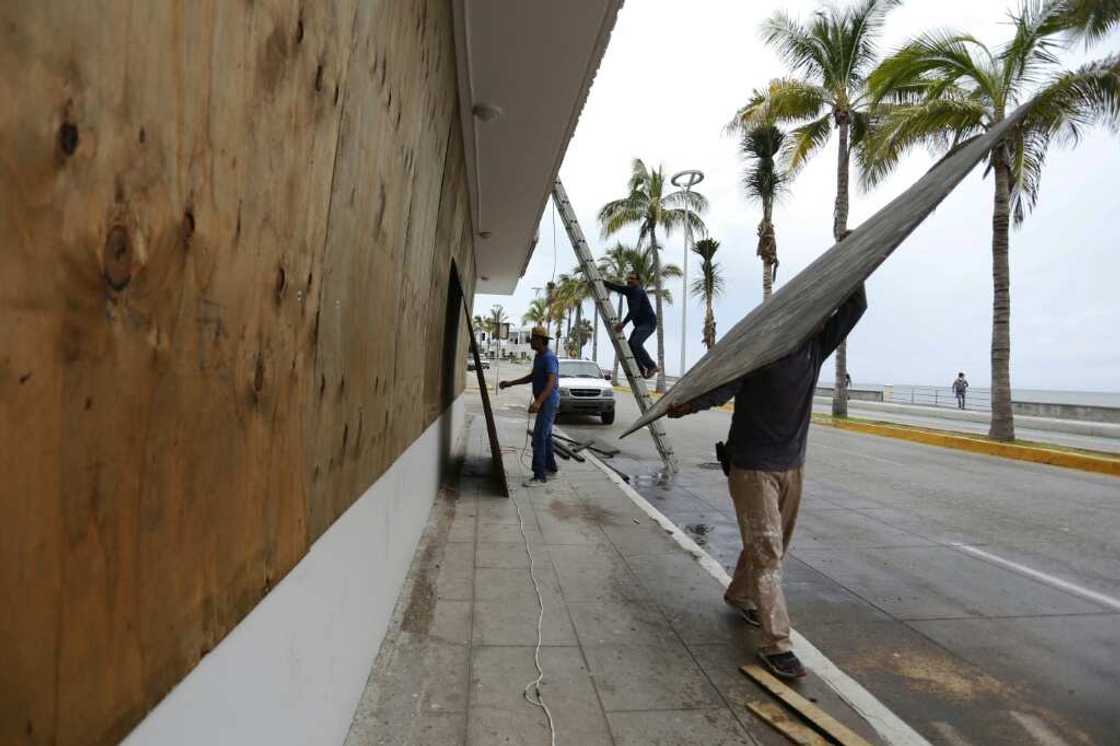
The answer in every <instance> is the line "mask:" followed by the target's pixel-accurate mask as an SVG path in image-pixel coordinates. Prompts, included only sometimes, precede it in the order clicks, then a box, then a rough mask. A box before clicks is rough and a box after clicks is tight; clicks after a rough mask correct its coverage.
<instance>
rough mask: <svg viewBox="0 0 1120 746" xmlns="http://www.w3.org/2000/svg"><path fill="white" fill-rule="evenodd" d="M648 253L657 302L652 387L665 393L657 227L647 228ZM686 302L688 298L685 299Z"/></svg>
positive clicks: (663, 316)
mask: <svg viewBox="0 0 1120 746" xmlns="http://www.w3.org/2000/svg"><path fill="white" fill-rule="evenodd" d="M649 245H650V253H651V254H652V255H653V288H654V291H655V295H654V303H656V304H657V309H656V311H657V367H658V368H660V370H659V371H657V385H656V387H655V388H654V390H655V391H657V393H659V394H664V393H665V315H664V314H663V313H662V312H661V257H660V256H659V255H658V249H657V228H656V226H651V227H650V230H649ZM685 302H686V303H687V302H688V299H687V298H686V299H685Z"/></svg>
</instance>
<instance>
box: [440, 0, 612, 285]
mask: <svg viewBox="0 0 1120 746" xmlns="http://www.w3.org/2000/svg"><path fill="white" fill-rule="evenodd" d="M621 5H622V0H580V1H579V2H556V0H517V2H499V1H498V0H452V7H453V9H454V15H455V56H456V62H457V69H458V77H459V101H460V113H461V118H462V126H463V141H464V145H465V151H466V161H467V163H466V166H467V177H468V184H469V190H470V204H471V217H472V222H473V226H474V248H475V269H476V286H475V289H476V291H477V292H482V293H498V294H506V293H512V292H513V290H514V288H515V287H516V286H517V281H518V280H519V279H520V278H521V276H522V274H524V272H525V267H526V266H527V265H528V263H529V258H530V257H531V256H532V253H533V247H534V245H535V244H536V237H535V236H536V230H537V225H538V224H539V222H540V217H541V214H542V213H543V211H544V208H545V204H546V202H547V200H548V196H549V192H550V190H551V188H552V182H553V180H554V179H555V178H556V175H557V172H558V171H559V169H560V163H561V162H562V161H563V159H564V153H565V151H566V149H567V147H568V142H569V140H570V139H571V137H572V133H573V131H574V130H575V126H576V122H577V121H578V119H579V114H580V111H581V110H582V109H583V104H584V101H585V100H586V99H587V93H588V91H589V90H590V88H591V82H592V80H593V79H594V77H595V73H596V71H597V70H598V68H599V63H600V61H601V60H602V57H603V52H604V51H605V50H606V46H607V40H608V39H609V37H610V33H611V30H612V29H613V27H614V23H615V18H616V17H617V15H618V10H619V7H620V6H621Z"/></svg>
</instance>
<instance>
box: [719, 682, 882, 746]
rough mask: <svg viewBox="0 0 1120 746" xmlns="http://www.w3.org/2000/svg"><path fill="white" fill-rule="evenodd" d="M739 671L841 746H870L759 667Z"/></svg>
mask: <svg viewBox="0 0 1120 746" xmlns="http://www.w3.org/2000/svg"><path fill="white" fill-rule="evenodd" d="M739 670H740V671H742V672H743V673H745V674H746V675H747V676H749V677H751V678H752V679H753V680H754V681H755V682H757V683H758V684H760V685H761V686H762V687H763V688H764V689H766V691H768V692H770V693H771V694H773V695H774V696H775V697H777V698H778V699H780V700H781V701H782V702H784V703H785V704H786V705H788V706H789V707H791V708H793V709H794V710H796V711H797V712H798V713H799V714H800V715H801V716H802V717H804V718H805V720H807V721H808V722H809V723H811V724H812V725H813V726H814V727H816V728H817V729H818V730H819V731H820V732H822V733H824V734H826V735H827V736H829V737H830V738H832V739H833V740H834V741H835V742H836V743H838V744H840V745H841V746H870V744H868V743H867V741H865V740H864V739H863V738H862V737H860V736H859V735H857V734H855V733H853V732H852V731H851V730H850V729H849V728H848V727H847V726H846V725H844V724H843V723H841V722H840V721H839V720H837V719H836V718H834V717H832V716H831V715H829V714H828V713H827V712H825V711H824V710H822V709H821V708H819V707H817V706H816V705H815V704H813V703H812V702H810V701H809V700H808V699H806V698H805V697H803V696H802V695H801V694H799V693H797V692H796V691H794V690H793V689H791V688H790V687H788V686H786V685H785V684H783V683H782V682H781V681H779V680H778V678H777V677H776V676H774V675H773V674H771V673H770V672H768V671H766V670H764V669H763V668H762V667H761V666H759V665H757V664H755V663H748V664H747V665H745V666H741V667H740V668H739Z"/></svg>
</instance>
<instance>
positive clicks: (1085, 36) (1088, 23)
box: [1054, 0, 1120, 46]
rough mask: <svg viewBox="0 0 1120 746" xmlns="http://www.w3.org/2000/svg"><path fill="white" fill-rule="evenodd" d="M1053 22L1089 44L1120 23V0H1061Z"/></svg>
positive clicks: (1074, 37) (1076, 38)
mask: <svg viewBox="0 0 1120 746" xmlns="http://www.w3.org/2000/svg"><path fill="white" fill-rule="evenodd" d="M1054 22H1055V24H1056V25H1058V26H1059V27H1060V28H1061V29H1062V30H1063V31H1065V32H1067V33H1068V34H1069V35H1070V37H1071V38H1073V39H1075V40H1081V41H1084V42H1085V46H1089V45H1091V44H1093V43H1095V42H1098V41H1100V40H1101V39H1103V38H1104V37H1105V36H1107V35H1108V33H1109V32H1110V31H1112V30H1113V29H1114V28H1116V27H1117V26H1118V25H1120V0H1063V2H1062V3H1061V9H1060V10H1059V12H1058V14H1057V15H1056V16H1055V18H1054Z"/></svg>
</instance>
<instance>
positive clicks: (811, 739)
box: [747, 702, 829, 746]
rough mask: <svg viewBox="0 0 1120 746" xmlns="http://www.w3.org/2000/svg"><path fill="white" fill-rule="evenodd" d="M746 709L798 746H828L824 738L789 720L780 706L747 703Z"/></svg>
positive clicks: (770, 703) (797, 721)
mask: <svg viewBox="0 0 1120 746" xmlns="http://www.w3.org/2000/svg"><path fill="white" fill-rule="evenodd" d="M747 709H748V710H750V711H751V712H753V713H754V714H755V715H756V716H757V717H759V718H760V719H762V720H765V721H766V722H767V723H768V724H769V725H770V726H771V727H772V728H773V729H774V730H776V731H778V732H779V733H781V734H782V735H783V736H785V737H786V738H788V739H789V740H790V741H792V742H793V743H796V744H797V745H798V746H828V743H829V741H827V740H826V739H825V737H824V736H822V735H821V734H820V733H817V732H816V731H815V730H813V729H812V728H810V727H809V726H807V725H805V724H804V723H802V722H801V721H799V720H794V719H793V718H791V717H790V716H789V713H787V712H786V711H785V710H783V709H782V708H781V706H780V705H776V704H774V703H773V702H747Z"/></svg>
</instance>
